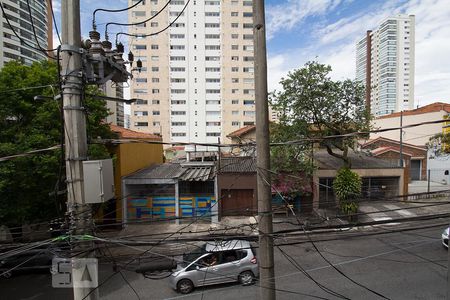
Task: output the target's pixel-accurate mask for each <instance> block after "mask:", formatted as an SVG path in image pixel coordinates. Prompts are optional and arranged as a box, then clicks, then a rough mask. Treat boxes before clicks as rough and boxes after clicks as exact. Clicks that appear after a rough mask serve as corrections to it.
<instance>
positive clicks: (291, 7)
mask: <svg viewBox="0 0 450 300" xmlns="http://www.w3.org/2000/svg"><path fill="white" fill-rule="evenodd" d="M341 2H342V0H288V1H287V2H286V3H284V4H277V5H272V6H268V7H267V9H266V16H267V38H268V39H269V40H270V39H272V38H273V37H274V36H275V33H277V32H279V31H282V30H291V29H292V28H294V26H296V25H298V24H300V23H302V22H303V21H304V20H305V19H306V18H307V17H310V16H316V15H323V14H325V13H326V12H328V11H331V10H334V9H335V8H336V7H337V6H338V5H339V4H340V3H341Z"/></svg>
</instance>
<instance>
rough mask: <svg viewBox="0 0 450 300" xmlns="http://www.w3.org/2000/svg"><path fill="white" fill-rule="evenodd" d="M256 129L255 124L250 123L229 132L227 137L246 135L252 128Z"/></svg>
mask: <svg viewBox="0 0 450 300" xmlns="http://www.w3.org/2000/svg"><path fill="white" fill-rule="evenodd" d="M255 129H256V126H255V125H248V126H245V127H242V128H239V129H238V130H236V131H233V132H232V133H230V134H228V135H227V137H229V138H233V137H241V136H242V135H244V134H246V133H248V132H250V131H252V130H255Z"/></svg>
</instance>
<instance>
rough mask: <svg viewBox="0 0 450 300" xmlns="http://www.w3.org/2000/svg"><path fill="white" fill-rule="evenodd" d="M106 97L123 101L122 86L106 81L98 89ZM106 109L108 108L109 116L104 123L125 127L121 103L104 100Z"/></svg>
mask: <svg viewBox="0 0 450 300" xmlns="http://www.w3.org/2000/svg"><path fill="white" fill-rule="evenodd" d="M100 88H101V89H102V90H103V92H104V93H105V95H106V96H108V97H113V98H118V99H123V84H122V83H117V84H116V83H114V82H112V81H108V82H107V83H105V84H104V85H103V86H101V87H100ZM106 108H108V110H109V113H110V115H109V116H108V117H107V118H106V123H108V124H112V125H117V126H120V127H125V128H128V127H126V126H125V112H124V104H123V102H121V101H111V100H106Z"/></svg>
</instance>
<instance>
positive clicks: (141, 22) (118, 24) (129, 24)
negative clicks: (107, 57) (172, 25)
mask: <svg viewBox="0 0 450 300" xmlns="http://www.w3.org/2000/svg"><path fill="white" fill-rule="evenodd" d="M189 1H190V0H188V2H189ZM170 2H172V0H169V1H167V2H166V4H165V5H164V6H163V7H162V8H161V9H160V10H158V11H157V12H156V13H155V14H154V15H153V16H151V17H150V18H148V19H145V20H143V21H140V22H135V23H117V22H108V23H106V26H105V37H106V38H107V37H108V26H109V25H117V26H135V25H140V24H145V23H147V22H148V21H151V20H153V19H154V18H156V17H157V16H158V15H159V14H160V13H161V12H163V11H164V9H166V7H167V6H168V5H169V4H170ZM116 43H117V35H116Z"/></svg>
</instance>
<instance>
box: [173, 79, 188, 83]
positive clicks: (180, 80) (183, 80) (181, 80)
mask: <svg viewBox="0 0 450 300" xmlns="http://www.w3.org/2000/svg"><path fill="white" fill-rule="evenodd" d="M170 82H175V83H181V82H186V78H171V79H170Z"/></svg>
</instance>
